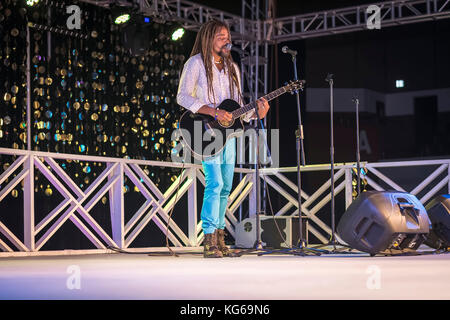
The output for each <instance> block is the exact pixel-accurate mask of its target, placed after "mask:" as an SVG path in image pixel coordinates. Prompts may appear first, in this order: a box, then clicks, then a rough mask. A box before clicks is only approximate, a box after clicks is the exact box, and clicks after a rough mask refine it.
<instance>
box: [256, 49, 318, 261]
mask: <svg viewBox="0 0 450 320" xmlns="http://www.w3.org/2000/svg"><path fill="white" fill-rule="evenodd" d="M283 52H284V51H283ZM284 53H289V54H290V55H291V56H292V63H293V66H294V80H295V81H297V80H298V73H297V57H296V55H297V52H296V51H293V50H289V51H286V52H284ZM295 95H296V102H297V116H298V128H297V130H295V138H296V151H297V185H298V195H297V201H298V227H299V233H298V234H299V239H298V244H297V247H294V248H292V249H279V250H272V251H270V252H267V253H277V252H280V253H288V254H289V253H291V254H293V255H298V256H307V255H316V256H320V255H321V254H322V253H326V251H325V250H318V249H313V248H307V247H306V245H305V243H306V241H305V239H304V237H303V222H302V195H301V190H302V188H301V185H302V183H301V169H300V166H301V165H303V166H304V165H305V151H304V150H305V149H304V147H303V138H304V137H303V125H302V115H301V108H300V94H299V91H298V90H295ZM260 255H262V254H260Z"/></svg>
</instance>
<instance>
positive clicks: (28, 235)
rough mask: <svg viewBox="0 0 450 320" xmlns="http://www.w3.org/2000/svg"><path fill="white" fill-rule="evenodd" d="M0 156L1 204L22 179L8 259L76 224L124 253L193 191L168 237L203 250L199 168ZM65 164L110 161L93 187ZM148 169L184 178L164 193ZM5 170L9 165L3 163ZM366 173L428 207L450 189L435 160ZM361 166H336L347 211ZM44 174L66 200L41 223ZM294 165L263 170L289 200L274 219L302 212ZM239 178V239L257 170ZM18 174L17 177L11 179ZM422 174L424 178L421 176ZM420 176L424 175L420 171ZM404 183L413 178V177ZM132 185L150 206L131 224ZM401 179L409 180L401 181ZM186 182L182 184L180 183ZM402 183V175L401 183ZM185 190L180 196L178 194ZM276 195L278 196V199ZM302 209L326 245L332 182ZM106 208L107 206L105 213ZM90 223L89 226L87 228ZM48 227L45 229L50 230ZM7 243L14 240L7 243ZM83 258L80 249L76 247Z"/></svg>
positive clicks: (446, 170) (445, 168)
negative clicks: (127, 187)
mask: <svg viewBox="0 0 450 320" xmlns="http://www.w3.org/2000/svg"><path fill="white" fill-rule="evenodd" d="M0 154H1V155H4V156H8V155H9V156H14V157H15V158H16V159H15V161H14V162H13V163H12V164H11V165H10V166H9V167H8V168H6V170H5V171H4V172H3V173H2V174H1V175H0V186H1V185H3V183H4V182H5V181H8V183H5V184H6V185H5V186H3V187H2V188H1V189H0V202H1V201H2V200H3V199H5V197H6V196H7V195H8V194H9V193H10V192H11V191H12V190H14V188H16V187H17V186H19V184H20V183H21V182H22V186H23V212H22V213H21V214H23V237H21V238H22V239H20V238H19V237H18V236H17V235H15V234H14V233H13V232H12V231H11V230H10V229H8V227H7V226H6V225H5V224H4V223H3V222H2V214H1V213H0V233H1V234H2V235H3V239H4V240H2V237H0V251H3V252H7V253H9V254H10V255H14V254H15V253H21V252H22V253H33V252H34V253H42V252H43V251H45V250H41V249H42V247H43V246H44V245H45V243H47V242H48V241H49V239H51V238H52V236H53V235H54V234H55V233H56V232H57V231H58V229H59V228H60V227H61V226H62V225H63V224H64V223H66V222H67V220H70V221H72V222H73V223H74V225H75V226H76V227H77V228H78V229H79V230H81V232H83V234H84V235H85V236H86V237H87V238H88V239H89V240H90V242H91V243H92V244H94V245H95V247H96V248H98V249H99V250H100V251H105V252H106V251H108V250H107V248H108V247H109V246H115V247H119V248H122V249H133V245H132V244H133V241H134V240H135V239H136V237H137V236H138V235H139V234H140V233H141V232H142V231H143V230H144V227H145V226H147V225H148V224H149V223H150V222H151V221H152V222H154V223H155V224H156V225H157V226H158V227H159V229H160V230H161V232H162V233H163V234H164V235H166V233H167V227H166V226H167V222H168V220H169V213H170V211H171V209H172V208H173V206H175V205H176V203H178V202H179V201H180V200H181V199H182V198H183V196H184V195H185V194H186V193H187V206H188V207H187V210H186V212H187V214H188V228H187V234H186V233H185V232H184V231H183V230H182V229H181V228H180V227H179V226H178V225H177V223H176V222H175V221H174V220H171V221H170V224H169V229H168V233H167V236H168V238H169V240H170V242H171V243H172V245H174V246H176V247H198V246H199V245H200V244H201V242H202V241H203V232H202V229H201V221H200V219H199V211H200V210H199V209H200V208H198V206H197V197H199V196H200V197H201V196H202V195H201V194H198V190H197V181H200V183H202V184H203V185H204V184H205V178H204V175H203V172H202V168H201V166H200V165H195V164H185V165H182V164H178V163H172V162H160V161H148V160H131V159H122V158H108V157H98V156H83V155H69V154H60V153H46V152H36V151H26V150H17V149H5V148H0ZM59 160H79V161H83V162H97V163H103V164H106V168H105V169H104V170H103V172H102V173H101V174H99V175H98V176H97V177H96V179H95V180H93V181H92V182H91V183H90V184H89V186H88V187H87V188H86V189H85V190H82V189H80V188H79V187H78V185H77V184H76V183H75V182H74V181H73V179H72V178H71V177H70V176H69V175H68V174H67V172H66V171H65V170H63V168H61V166H60V165H59V164H58V163H57V161H59ZM142 166H153V167H176V168H180V169H183V171H182V174H181V175H180V176H178V178H177V179H176V180H175V181H174V182H173V183H172V185H170V187H169V188H168V189H167V190H165V191H163V190H160V189H159V188H158V187H157V186H156V185H155V184H154V183H153V182H152V180H151V179H150V178H149V177H148V175H147V174H146V172H145V171H144V170H143V169H142ZM2 167H3V166H2ZM362 167H363V168H365V169H366V171H367V174H366V175H364V176H363V178H365V179H366V181H367V186H368V187H370V188H372V189H375V190H385V189H386V190H387V189H395V190H401V191H406V192H409V193H411V194H413V195H416V196H417V197H418V198H419V200H420V201H421V202H422V203H424V204H426V202H427V201H429V200H431V199H432V198H433V196H435V195H437V194H440V193H449V192H450V179H449V176H450V159H445V160H431V161H402V162H386V163H362ZM354 168H355V164H354V163H350V164H336V166H335V177H334V180H335V184H336V185H335V196H337V195H339V194H340V193H341V192H344V193H345V197H344V198H345V207H348V206H349V205H350V204H351V202H352V200H353V196H352V192H353V185H352V180H354V172H353V171H354ZM385 168H390V169H392V168H416V169H417V170H421V171H422V172H424V170H425V168H427V169H426V170H428V171H429V172H427V173H426V174H425V178H423V179H422V180H421V181H417V183H415V184H414V186H413V187H411V181H408V185H409V186H410V187H409V188H405V187H402V184H404V183H403V182H402V181H394V179H393V178H392V177H391V178H390V177H388V174H387V173H386V172H384V173H383V170H385ZM36 170H38V171H39V172H41V173H42V174H43V175H44V176H45V177H46V178H47V180H48V181H49V182H50V184H51V185H53V186H54V188H56V189H57V190H58V191H59V193H60V194H61V195H62V196H63V198H64V200H63V201H61V202H60V203H55V207H54V209H53V210H52V211H51V212H49V213H48V214H46V215H45V217H44V218H43V219H41V220H40V221H36V219H35V202H34V192H35V186H34V183H35V179H34V177H35V172H36ZM323 171H325V172H329V171H330V165H309V166H305V167H302V172H303V173H304V174H309V173H314V172H316V173H317V172H323ZM295 172H296V168H295V167H289V168H265V169H261V170H260V178H261V179H263V180H262V182H266V183H267V185H268V186H269V187H270V193H273V190H275V191H276V192H277V193H279V194H280V195H281V197H282V198H283V199H285V201H286V203H285V204H284V205H283V206H282V208H281V209H279V210H278V211H277V212H274V214H275V215H278V216H281V215H285V216H288V215H290V216H292V215H298V203H297V200H296V196H295V194H296V193H297V192H298V187H297V184H296V183H295V182H294V181H292V180H290V179H289V178H288V177H287V175H288V174H289V173H295ZM235 173H236V174H239V173H242V174H243V179H242V180H241V181H236V182H237V183H236V187H235V188H234V189H233V190H232V192H231V194H230V198H229V204H228V208H227V214H226V228H227V230H228V232H229V233H230V234H231V235H232V236H234V229H235V226H236V224H237V223H239V220H238V218H236V215H235V213H236V211H237V210H238V208H239V207H240V206H241V205H242V204H243V203H244V201H248V208H249V212H250V213H251V214H250V215H252V213H254V212H255V211H256V203H255V199H256V193H255V189H256V188H254V187H253V186H254V185H255V171H254V170H251V169H241V168H236V170H235ZM14 175H15V177H13V176H14ZM422 175H423V174H422ZM419 176H420V174H419ZM406 178H408V179H410V178H411V177H410V176H409V175H408V176H407V177H406ZM125 179H129V180H130V181H132V182H133V184H134V185H135V186H136V188H138V189H139V191H140V193H141V194H142V195H143V196H144V197H145V203H144V204H143V205H142V206H141V207H140V208H139V209H138V210H137V211H136V212H135V213H134V214H133V215H131V218H130V219H128V221H126V219H125V214H124V200H125V199H124V192H125V191H124V188H123V186H124V180H125ZM402 179H403V178H402ZM180 180H181V181H180ZM397 180H398V178H397ZM178 187H179V192H178V195H177V192H176V191H177V189H178ZM107 193H108V194H109V196H108V198H109V204H110V205H109V210H110V212H109V214H110V215H109V216H110V218H111V227H112V233H108V232H107V231H105V227H104V226H101V225H100V224H99V223H98V222H97V221H96V220H95V219H94V218H93V217H92V215H91V213H90V211H91V210H92V208H93V207H94V206H95V205H96V204H97V203H98V202H99V201H100V200H101V199H102V197H104V196H105V195H106V194H107ZM272 197H273V195H272ZM302 197H303V199H304V202H303V203H302V212H303V214H304V215H306V216H307V217H308V218H309V220H310V222H311V223H309V232H311V233H312V234H313V235H314V236H316V237H317V238H318V239H319V240H320V241H321V242H323V243H326V242H327V241H328V238H329V236H330V235H331V228H330V226H329V225H327V223H325V222H324V221H323V220H324V218H326V215H329V212H327V211H328V210H321V209H323V208H324V207H325V206H326V205H327V203H328V202H329V201H330V199H331V194H330V179H329V178H328V179H326V181H325V182H324V183H323V184H322V185H320V187H318V188H317V189H316V190H315V191H314V192H312V193H311V194H307V193H306V192H305V191H304V190H302ZM105 210H106V209H105ZM88 225H89V227H90V228H89V227H88ZM44 229H46V231H45V232H43V231H44ZM6 239H7V240H8V243H7V242H6V241H5V240H6ZM73 252H75V253H77V250H73Z"/></svg>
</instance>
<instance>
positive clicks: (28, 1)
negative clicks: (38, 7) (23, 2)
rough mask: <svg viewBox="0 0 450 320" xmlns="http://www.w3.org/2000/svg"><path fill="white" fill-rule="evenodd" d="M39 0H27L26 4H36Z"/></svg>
mask: <svg viewBox="0 0 450 320" xmlns="http://www.w3.org/2000/svg"><path fill="white" fill-rule="evenodd" d="M38 3H39V0H27V6H30V7H32V6H34V5H35V4H38Z"/></svg>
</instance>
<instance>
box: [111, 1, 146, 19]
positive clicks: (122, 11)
mask: <svg viewBox="0 0 450 320" xmlns="http://www.w3.org/2000/svg"><path fill="white" fill-rule="evenodd" d="M109 7H110V9H111V18H112V21H113V22H114V23H115V24H125V23H127V22H128V21H129V20H130V19H131V14H132V13H133V12H135V11H136V10H137V9H139V7H138V5H137V4H136V3H134V2H133V3H131V4H129V5H128V6H121V5H119V4H118V3H117V1H116V2H113V3H111V4H110V6H109Z"/></svg>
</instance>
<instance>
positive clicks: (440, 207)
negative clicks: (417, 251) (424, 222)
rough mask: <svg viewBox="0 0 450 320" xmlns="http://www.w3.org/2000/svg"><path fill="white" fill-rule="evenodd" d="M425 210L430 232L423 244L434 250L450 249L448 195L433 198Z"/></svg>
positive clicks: (449, 197) (449, 202)
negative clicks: (429, 223)
mask: <svg viewBox="0 0 450 320" xmlns="http://www.w3.org/2000/svg"><path fill="white" fill-rule="evenodd" d="M425 209H426V210H427V212H428V217H429V218H430V221H431V230H430V233H429V234H428V238H427V240H426V241H425V244H426V245H428V246H430V247H432V248H435V249H444V248H448V247H450V195H448V194H445V195H440V196H438V197H436V198H434V199H433V200H431V201H430V203H428V204H427V206H426V207H425Z"/></svg>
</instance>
